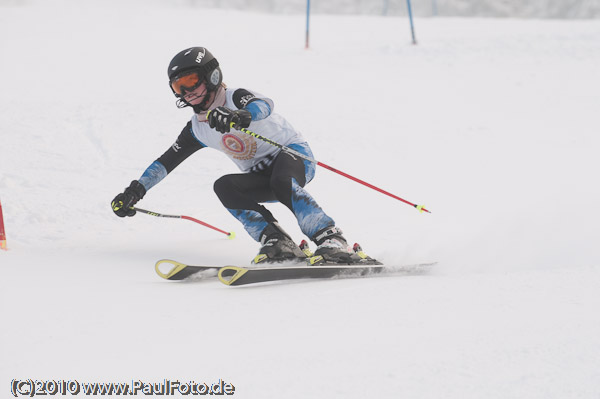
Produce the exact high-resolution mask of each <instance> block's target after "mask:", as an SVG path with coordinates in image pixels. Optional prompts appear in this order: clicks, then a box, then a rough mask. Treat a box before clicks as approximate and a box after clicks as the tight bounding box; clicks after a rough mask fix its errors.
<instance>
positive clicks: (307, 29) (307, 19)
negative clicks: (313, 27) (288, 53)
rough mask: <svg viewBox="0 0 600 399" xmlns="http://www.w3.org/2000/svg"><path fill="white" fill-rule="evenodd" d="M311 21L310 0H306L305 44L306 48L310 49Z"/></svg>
mask: <svg viewBox="0 0 600 399" xmlns="http://www.w3.org/2000/svg"><path fill="white" fill-rule="evenodd" d="M309 21H310V0H306V44H305V45H304V48H305V49H308V37H309Z"/></svg>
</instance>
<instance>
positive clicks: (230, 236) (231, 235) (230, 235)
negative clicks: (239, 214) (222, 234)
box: [227, 231, 235, 240]
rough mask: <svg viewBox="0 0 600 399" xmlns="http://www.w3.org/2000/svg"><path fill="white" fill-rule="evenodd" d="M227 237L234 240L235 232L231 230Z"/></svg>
mask: <svg viewBox="0 0 600 399" xmlns="http://www.w3.org/2000/svg"><path fill="white" fill-rule="evenodd" d="M227 238H229V239H230V240H233V239H234V238H235V232H233V231H230V232H229V234H227Z"/></svg>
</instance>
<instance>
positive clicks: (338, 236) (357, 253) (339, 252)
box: [305, 226, 381, 266]
mask: <svg viewBox="0 0 600 399" xmlns="http://www.w3.org/2000/svg"><path fill="white" fill-rule="evenodd" d="M313 241H314V242H315V243H316V244H317V249H316V250H315V252H314V254H312V256H311V255H308V254H307V256H308V263H309V265H311V266H313V265H314V266H316V265H330V264H345V265H380V264H381V263H380V262H378V261H377V260H375V259H373V258H371V257H370V256H368V255H367V254H365V253H364V252H363V250H362V248H361V247H360V245H358V244H354V246H353V247H350V246H349V245H348V242H347V241H346V239H345V238H344V236H343V235H342V230H341V229H340V228H338V227H335V226H332V227H327V228H326V229H323V230H320V231H318V232H317V233H316V234H315V236H314V237H313ZM305 253H306V251H305Z"/></svg>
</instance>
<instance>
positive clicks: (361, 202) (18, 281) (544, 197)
mask: <svg viewBox="0 0 600 399" xmlns="http://www.w3.org/2000/svg"><path fill="white" fill-rule="evenodd" d="M56 4H64V3H56ZM56 4H54V3H52V2H47V3H44V2H30V3H26V5H25V6H19V7H12V6H11V7H8V6H4V7H2V8H1V10H0V11H1V12H0V54H1V55H0V57H1V62H0V79H1V88H2V89H1V91H0V110H1V113H0V137H1V141H0V143H1V144H0V171H1V173H0V197H1V200H2V207H3V209H4V220H5V224H6V230H7V235H8V246H9V251H6V252H2V253H0V267H1V274H2V277H1V278H0V298H1V302H0V317H1V320H2V328H0V359H1V361H0V377H1V378H0V380H1V381H0V396H2V397H9V382H10V381H11V380H12V379H13V378H19V379H25V378H37V379H57V380H58V379H64V380H73V379H77V380H79V381H116V382H128V381H130V380H144V381H148V382H153V381H162V379H164V378H170V379H173V380H174V379H179V380H183V381H186V380H190V379H191V380H195V381H207V382H213V381H218V379H219V378H222V379H225V380H226V381H228V382H231V383H232V384H234V386H235V387H236V391H235V395H234V396H235V397H240V398H305V397H311V398H401V397H402V398H567V397H568V398H598V397H599V396H600V312H599V311H598V309H599V307H600V255H599V250H598V233H599V231H598V225H599V222H600V211H599V207H598V201H599V199H600V198H599V193H600V190H599V188H598V178H597V173H598V167H599V161H598V152H599V151H598V150H599V144H600V137H599V132H600V118H599V116H598V104H599V100H600V76H599V70H600V68H599V67H600V21H578V22H572V21H571V22H565V21H534V20H532V21H518V20H484V19H458V18H448V19H444V18H440V19H429V20H424V19H417V20H416V22H415V23H416V28H417V38H418V40H419V45H417V46H414V45H411V44H410V35H409V27H408V25H407V21H406V18H403V17H397V18H396V17H388V18H384V17H375V16H371V17H366V16H316V17H314V18H313V19H312V21H311V24H312V25H311V26H312V32H311V44H312V47H311V49H310V50H308V51H306V50H304V48H303V45H304V31H303V29H304V22H305V21H304V19H303V17H302V16H300V15H297V16H275V15H262V14H254V13H242V12H232V11H224V10H209V9H198V8H185V7H178V8H167V7H166V6H158V5H153V6H149V7H145V8H144V9H142V8H141V6H140V5H139V4H138V3H136V2H133V1H132V2H127V3H124V4H120V5H118V6H115V4H114V3H107V4H108V5H105V3H104V2H102V1H99V2H86V3H85V6H84V5H83V3H82V5H80V6H77V5H73V4H70V5H68V6H67V5H63V6H57V5H56ZM192 45H204V46H207V47H208V48H209V49H211V50H212V51H213V53H214V54H215V55H216V56H217V57H218V58H219V60H220V62H221V65H222V68H223V72H224V76H225V81H226V83H227V84H228V85H229V86H231V87H240V86H242V87H247V88H250V89H254V90H257V91H259V92H262V93H265V94H267V95H269V96H270V97H272V98H273V99H274V100H275V104H276V110H277V111H278V112H279V113H281V114H283V115H284V116H286V117H287V118H288V119H289V121H290V122H291V123H292V124H294V125H295V126H296V127H297V128H298V129H300V130H301V131H302V132H303V134H304V135H305V136H306V137H307V138H308V139H309V141H310V143H311V145H312V148H313V150H314V153H315V156H316V158H317V159H319V160H321V161H322V162H325V163H327V164H330V165H332V166H334V167H336V168H338V169H341V170H343V171H345V172H347V173H350V174H353V175H355V176H357V177H360V178H362V179H365V180H367V181H369V182H370V183H372V184H375V185H378V186H380V187H382V188H384V189H386V190H389V191H391V192H393V193H395V194H397V195H399V196H401V197H403V198H406V199H407V200H409V201H412V202H416V203H419V204H424V205H425V206H426V207H427V208H428V209H430V210H431V211H432V214H421V213H419V212H417V211H416V210H415V209H412V208H411V207H409V206H407V205H405V204H402V203H400V202H398V201H396V200H393V199H391V198H389V197H385V196H383V195H381V194H379V193H376V192H375V191H372V190H369V189H367V188H365V187H362V186H360V185H358V184H356V183H354V182H351V181H349V180H346V179H344V178H342V177H341V176H338V175H336V174H334V173H331V172H329V171H326V170H324V169H320V170H318V173H317V177H316V180H315V181H313V182H312V183H311V184H310V185H309V186H308V189H309V191H310V192H311V193H312V194H313V195H314V196H315V198H316V199H317V200H318V201H319V203H320V204H321V205H322V206H323V208H324V209H325V210H326V211H327V212H328V213H329V214H330V215H331V216H333V217H334V218H335V219H336V221H337V223H338V225H339V226H340V227H341V228H342V229H344V231H345V234H346V236H347V238H348V239H349V240H351V241H357V242H360V243H361V244H362V246H363V248H365V249H366V250H367V252H369V253H370V254H371V255H373V256H375V257H377V258H379V259H381V260H383V261H384V262H386V263H388V264H393V265H397V264H411V263H415V262H426V261H438V262H439V264H438V266H437V268H436V270H435V272H434V273H432V274H430V275H425V276H397V277H386V278H370V279H346V280H334V281H316V282H315V281H313V282H297V283H288V284H269V285H262V286H253V287H241V288H232V287H226V286H224V285H222V284H221V283H219V282H217V281H210V282H194V283H170V282H166V281H163V280H161V279H160V278H159V277H158V276H157V275H156V274H155V273H154V270H153V269H154V262H155V261H157V260H158V259H162V258H172V259H177V260H179V261H182V262H188V263H195V264H222V265H226V264H247V263H248V262H249V260H250V259H251V258H252V257H253V256H254V255H255V254H256V252H257V245H256V243H255V242H253V241H252V240H251V239H250V238H249V237H247V236H246V235H245V233H244V232H243V230H242V228H241V226H240V225H239V224H238V223H237V222H236V220H234V219H233V218H232V217H231V215H230V214H229V213H228V212H227V211H226V210H225V209H224V208H223V207H222V206H221V204H220V203H219V201H218V199H217V198H216V196H215V195H214V193H213V192H212V184H213V181H214V180H216V179H217V178H218V177H219V176H221V175H223V174H225V173H232V172H236V169H235V166H234V165H233V163H231V162H230V161H228V160H227V159H226V158H225V157H224V156H223V155H222V154H219V153H217V152H214V151H210V150H202V151H201V152H199V153H198V154H197V155H196V156H194V157H192V158H190V159H189V160H187V161H186V162H185V163H184V164H182V165H181V166H180V167H179V168H178V169H177V170H176V171H174V172H173V173H172V174H171V175H170V176H169V177H167V178H166V179H165V180H164V181H163V182H162V183H161V184H160V185H158V186H156V187H155V188H153V189H152V190H151V191H150V192H149V193H148V195H147V197H146V198H144V200H143V201H142V202H141V203H140V206H141V207H143V208H146V209H151V210H155V211H158V212H163V213H174V214H185V215H190V216H193V217H196V218H199V219H201V220H204V221H206V222H208V223H211V224H214V225H216V226H219V227H221V228H223V229H225V230H233V231H236V232H237V236H238V237H237V239H235V240H227V239H226V238H224V237H223V236H221V235H220V234H219V233H215V232H214V231H212V230H209V229H206V228H203V227H201V226H199V225H196V224H194V223H190V222H187V221H184V220H168V219H158V218H153V217H150V216H146V215H137V216H136V217H134V218H128V219H125V220H123V219H119V218H117V217H115V216H114V215H113V214H112V211H111V209H110V206H109V203H110V201H111V200H112V198H113V197H114V196H115V195H116V194H117V193H119V192H121V191H122V190H123V188H124V187H126V186H127V185H128V184H129V182H130V181H131V180H133V179H136V178H138V177H139V176H140V175H141V173H142V172H143V171H144V169H145V168H146V167H147V166H148V165H149V164H150V163H151V162H152V161H153V160H154V159H156V158H157V157H158V156H159V155H160V154H162V152H163V151H164V150H166V148H168V146H169V145H171V143H172V142H173V141H174V139H175V137H176V136H177V135H178V134H179V131H180V129H181V128H182V127H183V126H184V125H185V123H186V121H187V120H188V119H189V117H190V111H189V110H179V109H177V108H176V107H175V106H174V98H173V97H172V94H171V92H170V90H169V89H168V87H167V82H166V66H167V64H168V62H169V60H170V59H171V57H172V56H173V55H174V54H175V53H176V52H178V51H180V50H181V49H183V48H186V47H188V46H192ZM271 209H272V210H273V211H274V212H275V214H276V215H277V217H278V218H279V219H280V222H281V223H282V224H283V225H284V226H286V228H287V229H288V231H289V232H290V233H291V234H292V235H293V236H294V238H295V239H297V240H300V239H302V238H303V237H302V236H301V233H300V231H299V229H298V228H297V226H296V225H295V220H294V219H293V217H292V216H291V214H290V213H289V212H288V211H287V210H286V209H285V208H284V207H283V206H281V205H272V206H271Z"/></svg>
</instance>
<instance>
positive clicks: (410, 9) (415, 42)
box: [406, 0, 417, 44]
mask: <svg viewBox="0 0 600 399" xmlns="http://www.w3.org/2000/svg"><path fill="white" fill-rule="evenodd" d="M406 4H407V5H408V19H410V33H411V34H412V44H417V39H416V38H415V26H414V24H413V16H412V7H411V5H410V0H406Z"/></svg>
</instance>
